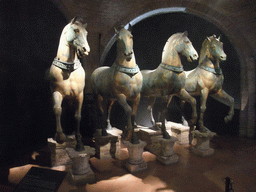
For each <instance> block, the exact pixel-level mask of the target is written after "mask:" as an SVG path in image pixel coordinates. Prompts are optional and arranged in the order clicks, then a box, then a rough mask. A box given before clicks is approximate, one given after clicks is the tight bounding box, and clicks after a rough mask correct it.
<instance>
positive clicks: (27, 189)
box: [13, 167, 67, 192]
mask: <svg viewBox="0 0 256 192" xmlns="http://www.w3.org/2000/svg"><path fill="white" fill-rule="evenodd" d="M66 174H67V172H64V171H55V170H51V169H44V168H38V167H32V168H31V169H30V170H29V171H28V173H27V174H26V175H25V177H24V178H23V179H22V180H21V182H20V183H19V185H18V186H17V187H16V189H15V190H14V191H13V192H57V190H58V188H59V186H60V185H61V183H62V181H63V179H64V178H65V176H66Z"/></svg>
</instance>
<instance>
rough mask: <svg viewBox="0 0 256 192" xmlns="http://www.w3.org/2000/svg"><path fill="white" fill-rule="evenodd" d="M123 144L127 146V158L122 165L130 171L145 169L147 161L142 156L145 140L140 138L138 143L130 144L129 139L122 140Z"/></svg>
mask: <svg viewBox="0 0 256 192" xmlns="http://www.w3.org/2000/svg"><path fill="white" fill-rule="evenodd" d="M123 144H124V145H125V146H126V147H127V149H128V153H129V158H128V160H127V161H126V162H125V164H124V167H125V168H126V169H127V170H128V171H129V172H131V173H134V172H138V171H143V170H145V169H147V163H146V162H145V161H144V159H143V157H142V155H143V152H144V147H145V146H146V142H145V141H141V140H140V143H139V144H132V143H131V142H130V141H123Z"/></svg>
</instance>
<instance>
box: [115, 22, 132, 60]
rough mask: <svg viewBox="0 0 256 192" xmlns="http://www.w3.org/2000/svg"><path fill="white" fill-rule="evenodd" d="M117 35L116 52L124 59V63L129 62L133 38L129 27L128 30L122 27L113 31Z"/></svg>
mask: <svg viewBox="0 0 256 192" xmlns="http://www.w3.org/2000/svg"><path fill="white" fill-rule="evenodd" d="M115 32H116V35H117V37H118V38H117V50H119V51H120V53H121V54H122V55H121V57H125V59H126V61H130V60H131V59H132V55H133V36H132V34H131V25H130V24H129V28H128V30H126V29H125V28H124V27H123V26H120V27H119V28H118V29H115Z"/></svg>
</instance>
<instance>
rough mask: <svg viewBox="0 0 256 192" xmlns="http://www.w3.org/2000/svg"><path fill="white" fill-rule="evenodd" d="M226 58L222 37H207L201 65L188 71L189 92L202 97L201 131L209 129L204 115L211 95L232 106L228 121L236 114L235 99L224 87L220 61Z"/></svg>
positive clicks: (201, 52)
mask: <svg viewBox="0 0 256 192" xmlns="http://www.w3.org/2000/svg"><path fill="white" fill-rule="evenodd" d="M226 58H227V56H226V54H225V53H224V51H223V43H222V42H221V41H220V37H219V38H216V36H215V35H213V36H211V37H207V38H206V39H205V40H204V42H203V44H202V48H201V51H200V57H199V65H198V66H197V67H196V68H195V69H193V70H192V71H188V72H186V75H187V77H186V85H185V88H186V90H187V92H189V94H191V95H192V96H200V97H201V105H200V117H199V121H198V123H199V131H200V132H206V131H207V128H206V127H205V126H204V122H203V117H204V112H205V110H206V101H207V98H208V96H209V95H210V96H212V97H213V98H215V99H217V100H219V101H222V102H223V103H225V104H226V105H228V106H229V107H230V109H229V112H228V115H227V116H226V117H225V119H224V120H225V122H226V123H227V122H229V121H231V120H232V117H233V115H234V99H233V97H231V96H230V95H228V94H227V93H226V92H225V91H224V90H223V89H222V85H223V81H224V76H223V74H222V70H221V68H220V62H221V61H225V60H226Z"/></svg>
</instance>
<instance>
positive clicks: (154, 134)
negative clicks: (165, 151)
mask: <svg viewBox="0 0 256 192" xmlns="http://www.w3.org/2000/svg"><path fill="white" fill-rule="evenodd" d="M136 134H137V136H138V138H139V139H140V140H142V141H145V142H146V143H147V144H146V146H145V149H146V150H148V151H149V152H151V153H153V154H155V155H156V154H157V153H158V151H159V148H160V144H159V139H160V138H161V137H162V132H161V131H160V130H158V131H156V130H152V129H150V128H148V127H142V126H140V127H139V131H138V132H137V133H136Z"/></svg>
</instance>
